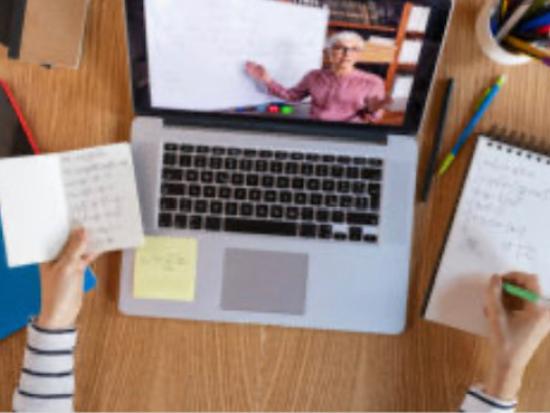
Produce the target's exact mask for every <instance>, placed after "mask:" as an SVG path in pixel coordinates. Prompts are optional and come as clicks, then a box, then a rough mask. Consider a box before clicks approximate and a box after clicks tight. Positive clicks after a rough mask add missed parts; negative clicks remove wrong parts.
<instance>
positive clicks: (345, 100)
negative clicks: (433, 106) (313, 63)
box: [246, 31, 390, 123]
mask: <svg viewBox="0 0 550 413" xmlns="http://www.w3.org/2000/svg"><path fill="white" fill-rule="evenodd" d="M364 47H365V42H364V40H363V38H362V37H361V36H360V35H359V34H357V33H355V32H351V31H345V32H340V33H337V34H335V35H333V36H332V37H330V38H329V40H328V41H327V45H326V48H325V50H326V53H327V57H328V67H327V68H326V69H316V70H312V71H311V72H309V73H308V74H306V75H305V77H304V78H303V79H302V80H301V81H300V83H298V85H297V86H295V87H293V88H291V89H286V88H285V87H284V86H282V85H280V84H279V83H277V82H276V81H275V80H273V79H272V78H271V76H270V75H269V73H268V71H267V70H266V69H265V68H264V67H263V66H262V65H260V64H257V63H254V62H247V63H246V72H247V73H248V75H249V76H250V77H252V78H253V79H254V80H256V81H258V82H259V83H261V84H262V85H264V86H265V87H266V89H267V92H268V93H269V94H271V95H273V96H276V97H278V98H281V99H284V100H286V101H290V102H299V101H302V100H303V99H305V98H306V97H308V96H311V99H312V101H311V111H310V116H311V118H312V119H315V120H325V121H336V122H357V123H376V122H378V121H380V119H381V118H382V116H383V115H384V110H383V107H384V106H385V105H387V104H388V103H389V101H390V99H389V98H388V97H387V96H386V89H385V85H384V80H383V79H382V78H381V77H379V76H377V75H374V74H371V73H367V72H364V71H361V70H357V69H356V68H355V64H356V63H357V61H358V60H359V57H360V55H361V52H362V51H363V50H364Z"/></svg>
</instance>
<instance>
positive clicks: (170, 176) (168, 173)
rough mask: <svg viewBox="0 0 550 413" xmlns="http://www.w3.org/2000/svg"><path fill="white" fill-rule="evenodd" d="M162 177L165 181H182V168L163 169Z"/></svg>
mask: <svg viewBox="0 0 550 413" xmlns="http://www.w3.org/2000/svg"><path fill="white" fill-rule="evenodd" d="M162 179H164V180H165V181H181V180H182V179H183V171H182V170H180V169H173V168H164V169H163V170H162Z"/></svg>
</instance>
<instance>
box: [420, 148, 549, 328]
mask: <svg viewBox="0 0 550 413" xmlns="http://www.w3.org/2000/svg"><path fill="white" fill-rule="evenodd" d="M549 210H550V159H549V158H546V157H543V156H540V155H537V154H534V153H531V152H527V151H524V150H521V149H518V148H515V147H512V146H509V145H504V144H501V143H498V142H495V141H492V140H490V139H488V138H484V137H482V138H480V139H479V141H478V144H477V148H476V152H475V155H474V158H473V161H472V165H471V167H470V171H469V173H468V177H467V179H466V183H465V185H464V190H463V194H462V197H461V200H460V203H459V206H458V209H457V212H456V215H455V218H454V222H453V225H452V229H451V232H450V234H449V239H448V242H447V245H446V247H445V251H444V254H443V257H442V260H441V264H440V266H439V270H438V273H437V277H436V282H435V285H434V290H433V293H432V297H431V299H430V303H429V305H428V308H427V312H426V318H428V319H430V320H434V321H438V322H442V323H444V324H449V325H452V326H454V327H457V328H460V329H463V330H467V331H470V332H473V333H476V334H480V335H484V334H485V333H486V331H487V326H486V321H485V318H484V316H483V292H484V289H485V287H486V283H487V280H488V278H489V277H490V276H491V275H492V274H495V273H506V272H509V271H523V272H528V273H535V274H538V275H539V277H540V280H541V286H542V289H543V291H544V292H545V293H546V294H549V293H550V254H548V253H547V251H548V250H549V248H550V237H549V236H548V230H549V228H550V216H549V214H548V213H547V211H549Z"/></svg>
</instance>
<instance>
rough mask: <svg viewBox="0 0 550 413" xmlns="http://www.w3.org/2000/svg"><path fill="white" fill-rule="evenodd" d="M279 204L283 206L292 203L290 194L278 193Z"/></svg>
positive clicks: (285, 192)
mask: <svg viewBox="0 0 550 413" xmlns="http://www.w3.org/2000/svg"><path fill="white" fill-rule="evenodd" d="M279 202H281V203H283V204H290V203H291V202H292V193H291V192H288V191H282V192H280V193H279Z"/></svg>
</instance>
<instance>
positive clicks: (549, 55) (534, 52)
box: [504, 36, 550, 60]
mask: <svg viewBox="0 0 550 413" xmlns="http://www.w3.org/2000/svg"><path fill="white" fill-rule="evenodd" d="M504 42H505V43H506V44H508V45H510V46H512V47H513V48H514V49H517V50H519V51H520V52H522V53H524V54H527V55H529V56H533V57H535V58H537V59H541V60H542V59H550V50H549V51H547V50H544V49H541V48H539V47H535V46H533V45H531V44H530V43H528V42H525V41H523V40H520V39H518V38H517V37H514V36H507V37H506V38H505V39H504Z"/></svg>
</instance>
